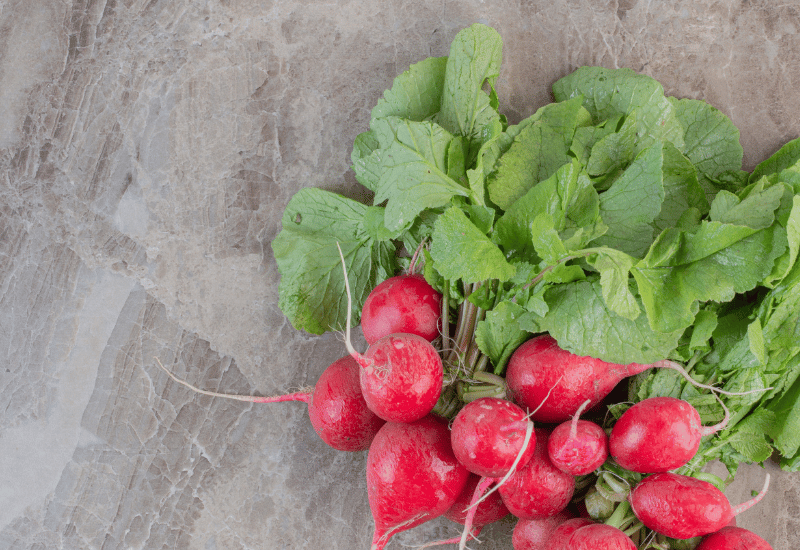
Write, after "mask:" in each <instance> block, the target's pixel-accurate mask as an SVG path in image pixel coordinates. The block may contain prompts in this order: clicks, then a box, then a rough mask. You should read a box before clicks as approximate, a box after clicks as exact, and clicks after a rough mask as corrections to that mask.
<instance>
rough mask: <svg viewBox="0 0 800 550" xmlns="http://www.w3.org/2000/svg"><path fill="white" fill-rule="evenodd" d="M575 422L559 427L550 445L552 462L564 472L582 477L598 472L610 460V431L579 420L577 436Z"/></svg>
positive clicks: (549, 451) (548, 448)
mask: <svg viewBox="0 0 800 550" xmlns="http://www.w3.org/2000/svg"><path fill="white" fill-rule="evenodd" d="M572 427H573V422H572V421H570V422H564V423H562V424H559V425H558V426H556V428H555V429H554V430H553V433H551V434H550V439H549V441H548V442H547V453H548V455H549V456H550V461H551V462H552V463H553V464H554V465H555V466H556V468H558V469H559V470H561V471H562V472H566V473H568V474H572V475H574V476H582V475H585V474H588V473H590V472H594V471H595V470H596V469H597V468H599V467H600V466H601V465H602V464H603V463H604V462H605V461H606V459H607V458H608V436H607V435H606V432H605V431H604V430H603V428H601V427H600V426H598V425H597V424H595V423H594V422H589V421H588V420H578V421H577V423H576V424H575V432H576V433H575V434H574V435H573V434H572V433H571V432H572Z"/></svg>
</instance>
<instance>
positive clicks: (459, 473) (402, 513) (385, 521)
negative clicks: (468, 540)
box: [367, 416, 469, 550]
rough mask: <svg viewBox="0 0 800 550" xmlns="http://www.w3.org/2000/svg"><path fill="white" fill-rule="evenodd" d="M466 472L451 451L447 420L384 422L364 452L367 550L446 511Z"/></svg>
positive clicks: (378, 547) (464, 483) (453, 500)
mask: <svg viewBox="0 0 800 550" xmlns="http://www.w3.org/2000/svg"><path fill="white" fill-rule="evenodd" d="M468 477H469V472H468V471H467V469H466V468H465V467H464V466H462V465H461V464H460V463H459V462H458V460H456V457H455V455H453V450H452V448H451V447H450V433H449V430H448V429H447V425H446V424H445V423H444V422H442V421H441V420H439V419H438V418H434V417H433V416H427V417H425V418H422V419H420V420H417V421H416V422H412V423H400V422H387V423H386V424H384V426H383V427H382V428H381V429H380V430H379V431H378V433H377V434H376V436H375V439H374V440H373V441H372V445H370V448H369V453H368V455H367V494H368V497H369V506H370V510H371V511H372V517H373V519H374V520H375V533H374V536H373V539H372V546H371V550H381V549H382V548H384V547H385V546H386V544H387V543H388V542H389V539H390V538H391V537H392V536H393V535H395V534H397V533H399V532H401V531H405V530H407V529H411V528H412V527H415V526H417V525H420V524H422V523H424V522H426V521H428V520H431V519H433V518H436V517H438V516H441V515H442V514H444V513H445V512H447V510H449V509H450V508H452V506H453V504H454V503H455V502H456V500H457V499H458V497H459V495H460V494H461V492H462V491H463V490H464V486H465V485H466V483H467V478H468Z"/></svg>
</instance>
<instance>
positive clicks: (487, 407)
mask: <svg viewBox="0 0 800 550" xmlns="http://www.w3.org/2000/svg"><path fill="white" fill-rule="evenodd" d="M348 292H349V289H348ZM445 307H446V304H445ZM443 313H446V312H445V311H444V309H443V304H442V297H441V295H440V294H439V293H438V292H437V291H436V290H435V289H433V288H432V287H431V286H430V285H429V284H428V283H427V282H426V281H425V279H424V278H423V277H421V276H420V275H415V274H404V275H399V276H396V277H393V278H390V279H388V280H386V281H384V282H383V283H381V284H380V285H378V286H377V287H376V288H375V289H374V290H373V292H372V293H371V294H370V295H369V297H368V298H367V300H366V302H365V304H364V307H363V312H362V317H361V326H362V329H363V332H364V335H365V337H366V340H367V342H368V343H369V348H368V349H367V351H366V352H365V353H363V354H361V353H358V352H357V351H356V350H355V349H353V347H352V345H351V344H350V338H349V329H348V334H347V337H346V343H347V348H348V355H346V356H344V357H342V358H341V359H339V360H338V361H336V362H334V363H333V364H332V365H331V366H330V367H328V369H326V370H325V372H324V373H323V374H322V376H321V377H320V380H319V382H318V383H317V385H316V386H315V387H314V388H313V389H312V390H310V391H307V392H301V393H298V394H292V395H289V396H280V397H273V398H261V397H250V396H244V397H242V396H229V395H225V394H215V393H211V392H203V393H207V394H211V395H218V396H225V397H235V398H238V399H245V400H248V401H254V402H274V401H286V400H299V401H305V402H307V403H308V405H309V407H308V411H309V418H310V420H311V423H312V425H313V427H314V429H315V430H316V432H317V433H318V434H319V436H320V437H321V438H322V439H323V440H324V441H325V442H326V443H327V444H328V445H330V446H331V447H333V448H335V449H338V450H343V451H359V450H366V449H369V451H368V453H369V454H368V458H367V468H366V476H367V490H368V497H369V504H370V508H371V511H372V515H373V518H374V521H375V531H374V537H373V541H372V546H371V550H380V549H382V548H384V547H385V546H386V544H387V543H388V541H389V540H390V539H391V537H392V536H393V535H395V534H396V533H398V532H401V531H404V530H407V529H411V528H413V527H415V526H417V525H420V524H422V523H424V522H426V521H429V520H431V519H434V518H436V517H439V516H445V517H447V518H449V519H451V520H453V521H456V522H459V523H462V524H464V532H463V535H462V537H461V538H460V539H458V540H450V541H441V543H447V542H449V543H458V544H460V547H461V548H464V547H465V544H466V542H467V541H468V540H469V539H473V538H475V537H477V536H478V534H479V532H480V530H481V528H482V527H483V526H485V525H487V524H488V523H491V522H493V521H497V520H499V519H501V518H503V517H505V516H506V515H508V514H509V513H511V514H513V515H514V516H516V517H517V518H519V520H518V523H517V525H516V527H515V529H514V535H513V545H514V548H515V550H534V549H545V548H548V549H552V550H557V549H562V550H578V549H600V550H616V549H636V548H642V549H644V548H693V547H695V546H696V545H697V544H698V543H700V539H699V537H703V536H706V535H709V536H707V537H706V538H705V539H703V542H702V543H700V546H697V548H700V549H702V550H724V549H729V550H733V549H736V548H755V549H767V548H770V547H769V545H768V544H767V543H766V542H765V541H763V539H761V538H760V537H758V536H757V535H755V534H753V533H751V532H749V531H746V530H744V529H741V528H735V527H733V526H729V524H730V523H731V522H732V520H733V518H734V517H735V516H736V515H737V514H738V513H740V512H742V511H744V510H746V509H748V508H749V507H750V506H752V505H753V504H755V503H757V502H758V501H759V500H761V498H762V497H763V496H764V494H765V492H766V489H767V484H766V483H765V486H764V489H763V490H762V491H761V493H759V494H758V495H757V496H756V497H754V498H753V499H752V500H750V501H748V502H746V503H744V504H740V505H738V506H736V507H731V505H730V504H729V503H728V501H727V499H726V498H725V496H724V495H723V493H722V492H721V491H720V490H719V489H717V488H716V487H715V486H714V485H713V484H711V483H709V482H708V481H705V480H703V479H698V478H697V477H689V476H684V475H678V474H676V473H672V472H671V471H672V470H675V469H677V468H680V467H681V466H683V465H685V464H686V463H687V462H689V460H691V458H692V457H693V456H694V454H695V453H696V452H697V449H698V446H699V444H700V439H701V438H702V437H703V436H704V435H710V434H712V433H714V432H716V431H718V430H721V429H723V428H724V426H725V424H726V422H727V418H726V419H725V420H723V422H721V423H720V424H718V425H716V426H712V427H708V428H704V427H703V426H702V425H701V424H700V416H699V414H698V413H697V411H696V410H695V409H694V408H693V407H692V406H691V405H689V404H688V403H687V402H685V401H682V400H680V399H675V398H670V397H654V398H650V399H645V400H643V401H640V402H639V403H637V404H635V405H633V406H632V407H630V409H628V410H627V411H626V412H625V413H624V414H623V415H622V416H621V417H620V418H619V419H618V420H617V421H616V423H614V425H613V427H612V428H611V429H610V436H609V435H608V434H607V431H606V430H605V429H603V427H601V426H600V425H599V424H597V423H594V422H591V421H589V420H584V419H581V418H580V416H581V415H582V413H583V412H584V411H586V410H587V409H589V408H591V407H594V406H595V405H597V404H599V403H600V402H601V401H602V400H603V398H604V397H605V396H606V395H608V394H609V392H611V390H612V389H613V388H614V386H615V385H616V384H617V383H618V382H619V381H620V380H622V379H623V378H625V377H627V376H631V375H632V374H636V373H639V372H642V371H644V370H646V369H647V368H651V367H667V368H678V367H677V366H676V365H675V364H673V363H669V362H660V363H657V364H654V365H638V364H633V365H627V366H622V365H615V364H611V363H607V362H604V361H601V360H599V359H593V358H590V357H579V356H577V355H574V354H572V353H570V352H567V351H565V350H563V349H561V348H560V347H559V346H558V344H557V343H556V341H555V340H554V339H553V338H552V337H550V336H549V335H547V334H541V335H538V336H535V337H533V338H532V339H530V340H528V341H527V342H525V343H524V344H523V345H521V346H520V347H519V348H518V349H517V350H516V351H515V352H514V353H513V355H512V356H511V358H510V361H509V363H508V368H507V372H506V378H505V380H504V381H502V379H500V380H498V381H497V383H499V384H501V385H502V384H507V390H508V394H509V396H510V398H511V399H510V400H507V399H503V398H500V397H478V398H476V399H472V396H470V397H469V398H468V399H469V401H468V402H466V403H464V402H459V405H458V406H456V410H457V412H456V413H455V414H454V415H451V416H452V419H448V418H447V417H445V416H442V415H441V414H437V412H436V410H437V409H436V407H437V403H439V404H441V399H442V392H443V388H445V387H447V384H448V383H447V382H445V381H444V372H445V369H444V363H443V360H442V356H447V353H446V351H447V350H446V349H443V348H445V347H446V345H440V348H442V349H437V347H436V346H435V345H434V343H432V342H435V343H437V344H444V343H443V340H442V338H441V334H442V333H443V332H445V333H446V332H447V331H445V330H443V329H442V324H443V323H449V316H446V315H443ZM348 326H349V323H348ZM171 376H172V375H171ZM173 378H174V377H173ZM496 378H498V379H499V377H496ZM176 380H177V379H176ZM180 382H181V383H183V384H186V383H185V382H182V381H180ZM450 383H451V384H452V383H453V381H450ZM186 385H188V384H186ZM190 387H191V386H190ZM192 389H195V388H192ZM198 391H199V390H198ZM448 409H449V410H453V405H452V401H451V402H450V403H448ZM534 421H535V422H537V423H542V425H541V426H540V425H537V426H536V427H534ZM609 455H610V457H611V458H609ZM595 474H599V481H602V480H603V479H605V480H608V479H611V482H612V484H614V479H616V480H617V481H618V483H616V484H614V489H612V490H606V491H604V492H603V493H602V494H598V493H597V492H596V489H594V488H592V489H591V490H590V491H589V492H588V493H587V491H586V490H585V489H586V488H587V486H588V485H591V484H592V482H593V481H594V479H595V478H594V477H592V476H593V475H595ZM620 474H622V475H620ZM642 474H652V475H645V476H642ZM626 476H627V477H626ZM767 481H768V477H767ZM597 485H598V488H599V487H600V486H601V483H598V484H597ZM578 490H580V491H581V492H582V495H581V499H579V500H582V499H583V498H586V499H587V503H586V505H585V506H584V507H580V506H579V507H572V508H571V507H570V504H571V503H573V504H574V497H575V495H576V491H578ZM487 491H488V492H487ZM587 495H589V496H587ZM598 498H599V499H600V500H603V501H605V502H606V504H608V503H611V504H612V506H615V508H613V509H610V510H608V511H607V513H605V514H603V513H597V512H596V510H595V509H596V508H597V502H596V501H597V500H598ZM590 500H591V501H593V503H592V504H590V503H589V501H590ZM581 511H588V512H589V513H585V514H583V517H577V518H576V517H575V515H580V514H581ZM592 512H594V513H592ZM644 528H647V530H645V529H644ZM645 532H646V533H649V536H647V537H646V540H645V539H643V538H642V533H645ZM714 533H716V534H714ZM630 535H634V538H633V539H632V538H631V536H630ZM664 537H669V538H670V539H675V540H673V542H672V543H671V545H669V544H670V543H669V542H666V539H665V538H664ZM634 539H636V542H634ZM679 541H684V543H683V544H682V545H680V544H681V543H680V542H679ZM637 545H638V546H637ZM737 545H739V546H737ZM741 545H745V546H741ZM759 545H760V546H759Z"/></svg>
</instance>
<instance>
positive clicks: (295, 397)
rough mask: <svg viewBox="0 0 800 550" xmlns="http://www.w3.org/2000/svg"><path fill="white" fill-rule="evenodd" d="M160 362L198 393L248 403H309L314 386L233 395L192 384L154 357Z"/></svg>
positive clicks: (172, 376)
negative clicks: (267, 394) (293, 390)
mask: <svg viewBox="0 0 800 550" xmlns="http://www.w3.org/2000/svg"><path fill="white" fill-rule="evenodd" d="M154 359H155V360H156V362H157V363H158V366H159V367H161V368H162V369H163V370H164V372H166V373H167V375H168V376H169V377H170V378H172V379H173V380H174V381H175V382H177V383H178V384H180V385H182V386H186V387H187V388H189V389H190V390H192V391H193V392H196V393H200V394H202V395H208V396H210V397H224V398H225V399H235V400H236V401H246V402H248V403H279V402H281V401H303V402H305V403H308V402H309V401H310V400H311V392H312V390H313V388H304V389H301V391H299V392H296V393H290V394H287V395H274V396H272V397H260V396H257V395H233V394H229V393H218V392H213V391H208V390H201V389H200V388H197V387H195V386H192V385H191V384H190V383H189V382H186V381H185V380H181V379H180V378H178V377H177V376H175V375H174V374H172V373H171V372H170V371H169V369H167V367H165V366H164V365H162V364H161V361H159V359H158V357H155V358H154Z"/></svg>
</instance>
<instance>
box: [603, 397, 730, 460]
mask: <svg viewBox="0 0 800 550" xmlns="http://www.w3.org/2000/svg"><path fill="white" fill-rule="evenodd" d="M725 413H726V414H725V419H724V420H723V421H722V422H720V423H719V424H716V425H714V426H708V427H704V426H703V425H702V424H701V423H700V413H698V412H697V410H696V409H695V408H694V407H692V406H691V405H690V404H689V403H688V402H686V401H683V400H682V399H677V398H675V397H650V398H648V399H645V400H643V401H640V402H639V403H636V404H635V405H633V406H632V407H631V408H630V409H628V410H627V411H625V412H624V413H623V414H622V416H621V417H620V418H619V420H617V422H616V424H614V427H613V428H612V430H611V437H610V438H609V447H610V452H611V456H613V457H614V459H615V460H616V461H617V463H618V464H619V465H620V466H622V467H623V468H625V469H627V470H631V471H632V472H639V473H643V474H651V473H658V472H667V471H669V470H674V469H675V468H680V467H681V466H683V465H684V464H686V463H687V462H689V460H691V458H692V457H693V456H694V455H695V454H696V453H697V449H698V448H700V440H701V439H702V438H703V437H704V436H707V435H711V434H714V433H717V432H718V431H721V430H723V429H724V428H725V426H727V425H728V418H729V415H728V411H727V409H726V411H725Z"/></svg>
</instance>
